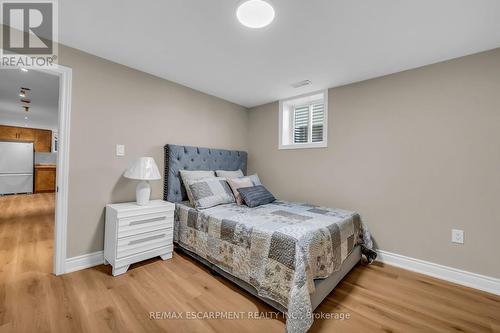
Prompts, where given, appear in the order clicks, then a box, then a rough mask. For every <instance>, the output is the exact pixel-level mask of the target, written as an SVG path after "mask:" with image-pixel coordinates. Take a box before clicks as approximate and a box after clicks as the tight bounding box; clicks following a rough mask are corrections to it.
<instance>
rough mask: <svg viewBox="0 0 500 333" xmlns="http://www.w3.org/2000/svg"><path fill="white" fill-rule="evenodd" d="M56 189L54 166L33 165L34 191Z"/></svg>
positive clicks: (40, 191) (42, 191) (43, 191)
mask: <svg viewBox="0 0 500 333" xmlns="http://www.w3.org/2000/svg"><path fill="white" fill-rule="evenodd" d="M55 191H56V166H55V165H35V193H47V192H55Z"/></svg>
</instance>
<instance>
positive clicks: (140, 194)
mask: <svg viewBox="0 0 500 333" xmlns="http://www.w3.org/2000/svg"><path fill="white" fill-rule="evenodd" d="M123 176H124V177H125V178H129V179H136V180H140V182H139V184H137V188H136V190H135V199H136V201H137V204H138V205H140V206H145V205H147V204H148V203H149V198H150V196H151V185H150V184H149V181H150V180H158V179H161V175H160V172H159V171H158V166H157V165H156V163H155V160H154V159H153V158H152V157H140V158H138V159H137V160H135V161H134V162H133V163H132V164H130V166H129V167H128V169H127V171H125V173H124V174H123Z"/></svg>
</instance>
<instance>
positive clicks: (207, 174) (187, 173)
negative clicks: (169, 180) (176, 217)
mask: <svg viewBox="0 0 500 333" xmlns="http://www.w3.org/2000/svg"><path fill="white" fill-rule="evenodd" d="M179 173H180V174H181V179H182V183H183V184H184V188H185V189H186V193H187V196H188V198H189V201H190V202H191V204H193V205H194V202H193V196H192V195H191V191H190V189H189V185H188V182H190V181H194V180H199V179H204V178H215V173H214V172H213V171H211V170H210V171H201V170H194V171H193V170H179Z"/></svg>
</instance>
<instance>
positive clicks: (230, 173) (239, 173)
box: [215, 170, 244, 179]
mask: <svg viewBox="0 0 500 333" xmlns="http://www.w3.org/2000/svg"><path fill="white" fill-rule="evenodd" d="M215 174H216V175H217V177H222V178H227V179H232V178H240V177H243V176H244V174H243V171H241V170H236V171H226V170H216V171H215Z"/></svg>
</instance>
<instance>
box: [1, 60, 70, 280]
mask: <svg viewBox="0 0 500 333" xmlns="http://www.w3.org/2000/svg"><path fill="white" fill-rule="evenodd" d="M70 105H71V69H69V68H66V67H63V66H56V67H54V68H51V69H35V68H16V69H13V68H9V69H0V195H1V196H0V223H2V225H1V226H0V229H2V230H1V232H0V233H1V235H2V237H3V238H4V241H5V247H6V248H5V249H4V250H7V252H9V251H10V252H12V253H11V254H10V255H12V256H15V257H16V258H20V259H21V260H25V259H24V258H25V257H26V258H28V259H26V260H27V262H33V263H35V262H36V264H33V265H30V264H28V265H26V264H23V265H17V268H19V267H25V268H26V267H27V268H28V269H34V270H37V271H42V272H47V271H48V272H53V273H54V274H56V275H60V274H63V273H65V261H66V223H67V211H68V209H67V205H68V199H67V198H68V166H69V130H70V112H71V108H70ZM14 252H15V253H14ZM21 252H22V253H21ZM51 258H52V260H51Z"/></svg>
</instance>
